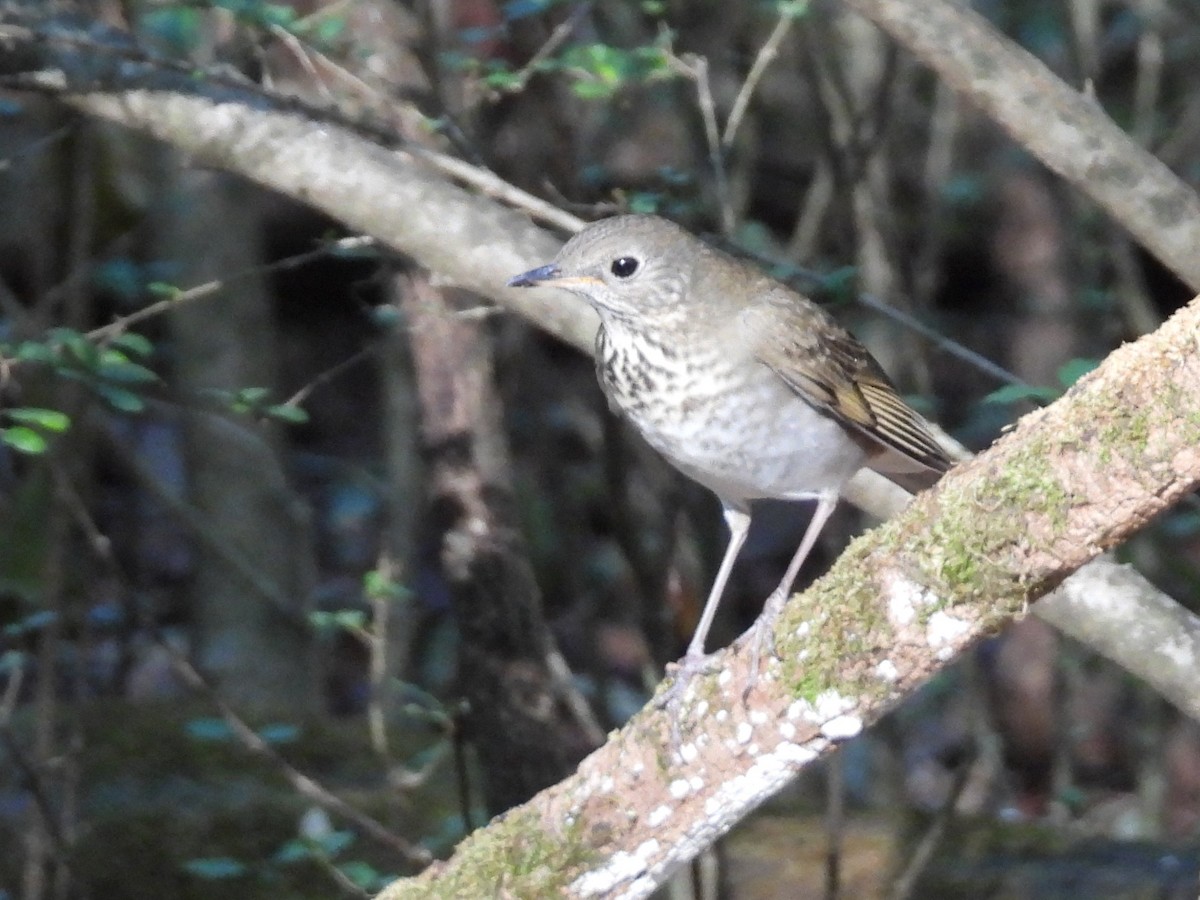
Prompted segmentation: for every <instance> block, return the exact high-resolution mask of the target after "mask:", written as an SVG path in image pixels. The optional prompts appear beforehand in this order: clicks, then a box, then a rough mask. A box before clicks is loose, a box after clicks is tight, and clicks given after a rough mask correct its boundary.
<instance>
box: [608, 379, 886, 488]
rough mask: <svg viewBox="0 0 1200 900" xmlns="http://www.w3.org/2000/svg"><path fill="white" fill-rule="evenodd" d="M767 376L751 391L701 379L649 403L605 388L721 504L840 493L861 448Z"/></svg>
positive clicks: (860, 461) (857, 463)
mask: <svg viewBox="0 0 1200 900" xmlns="http://www.w3.org/2000/svg"><path fill="white" fill-rule="evenodd" d="M766 376H767V377H764V378H763V379H762V381H761V383H758V384H755V385H754V387H753V389H752V390H750V391H747V390H745V389H744V388H743V389H742V390H726V391H713V390H712V384H711V382H710V381H709V380H708V379H707V378H702V379H697V380H696V383H695V384H688V383H684V384H683V385H682V388H683V389H682V390H679V391H678V392H673V393H675V394H676V396H677V397H678V398H680V399H677V400H675V401H672V400H671V399H670V397H668V396H665V395H664V394H663V393H659V394H658V398H657V402H654V403H646V402H642V401H641V399H639V398H638V397H637V396H636V395H634V396H631V395H629V394H628V393H627V392H626V391H623V390H621V389H620V387H621V386H620V385H617V384H606V385H605V387H606V392H607V393H608V394H609V397H610V399H611V400H612V401H613V402H614V404H615V405H616V406H618V407H619V408H620V409H621V411H622V412H623V413H624V414H625V416H626V417H627V418H628V419H629V420H630V421H631V422H632V423H633V424H634V425H635V426H636V427H637V429H638V430H639V431H640V432H641V434H642V436H643V437H644V438H645V439H646V441H647V442H648V443H649V444H650V445H651V446H652V447H654V449H656V450H657V451H658V452H659V453H661V454H662V455H663V456H665V457H666V458H667V459H668V460H669V461H670V462H671V463H672V464H673V465H674V466H675V467H676V468H678V469H679V470H680V471H682V472H683V473H684V474H685V475H687V476H689V477H690V478H693V479H694V480H696V481H698V482H700V483H701V484H703V485H705V486H706V487H708V488H709V489H710V490H712V491H713V492H714V493H716V494H717V496H718V497H720V498H721V499H722V500H723V501H725V502H727V503H733V504H737V503H739V502H740V501H748V500H753V499H757V498H765V497H775V498H783V499H797V500H799V499H805V498H810V497H813V496H815V495H817V494H821V493H826V492H830V491H837V490H839V489H840V488H841V486H842V484H844V483H845V481H846V480H847V479H849V478H850V476H851V475H853V474H854V473H855V472H856V471H857V470H858V469H859V468H861V467H862V464H863V461H864V460H865V458H866V455H865V453H864V452H863V451H862V449H861V448H860V447H859V445H858V444H857V443H855V442H854V441H853V440H852V439H851V438H850V437H849V436H848V435H847V434H846V432H845V430H844V429H843V428H842V427H841V426H840V425H838V424H837V423H836V422H834V421H833V420H832V419H830V418H828V417H827V416H825V415H822V414H821V413H819V412H817V411H816V410H815V409H813V408H812V407H811V406H809V405H808V404H807V403H805V402H804V401H803V400H801V399H799V397H797V396H796V395H795V394H794V393H793V392H792V391H791V389H790V388H788V387H787V386H786V385H785V384H783V382H782V381H778V380H777V379H775V377H774V376H773V375H771V374H770V373H766ZM704 387H707V388H708V389H707V390H705V389H704Z"/></svg>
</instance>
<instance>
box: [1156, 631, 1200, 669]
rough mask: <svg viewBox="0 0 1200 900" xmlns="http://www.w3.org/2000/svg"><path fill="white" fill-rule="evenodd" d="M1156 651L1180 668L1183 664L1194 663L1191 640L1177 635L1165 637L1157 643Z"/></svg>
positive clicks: (1189, 665)
mask: <svg viewBox="0 0 1200 900" xmlns="http://www.w3.org/2000/svg"><path fill="white" fill-rule="evenodd" d="M1158 652H1159V654H1161V655H1162V656H1164V657H1166V659H1167V661H1168V662H1170V663H1171V664H1172V665H1174V666H1178V667H1180V668H1183V667H1184V666H1188V667H1191V666H1195V664H1196V655H1195V652H1194V649H1193V646H1192V642H1191V641H1188V640H1184V639H1183V638H1182V637H1179V636H1175V637H1170V638H1167V639H1166V640H1165V641H1163V642H1162V643H1161V644H1159V645H1158Z"/></svg>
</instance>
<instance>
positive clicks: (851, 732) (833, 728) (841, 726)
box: [821, 716, 863, 741]
mask: <svg viewBox="0 0 1200 900" xmlns="http://www.w3.org/2000/svg"><path fill="white" fill-rule="evenodd" d="M862 730H863V722H862V719H860V718H859V717H858V716H835V717H834V718H832V719H830V720H829V721H828V722H826V723H825V724H824V725H822V726H821V734H822V735H823V736H824V737H827V738H829V740H831V741H844V740H846V739H848V738H852V737H854V736H855V735H856V734H858V733H859V732H860V731H862Z"/></svg>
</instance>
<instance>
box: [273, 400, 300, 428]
mask: <svg viewBox="0 0 1200 900" xmlns="http://www.w3.org/2000/svg"><path fill="white" fill-rule="evenodd" d="M263 413H264V414H266V415H268V416H270V417H271V418H272V419H279V421H281V422H288V423H290V424H292V425H303V424H304V423H306V422H307V421H308V413H307V412H305V411H304V410H303V409H301V408H300V407H299V406H293V405H292V404H290V403H275V404H272V405H271V406H268V407H267V408H266V409H264V410H263Z"/></svg>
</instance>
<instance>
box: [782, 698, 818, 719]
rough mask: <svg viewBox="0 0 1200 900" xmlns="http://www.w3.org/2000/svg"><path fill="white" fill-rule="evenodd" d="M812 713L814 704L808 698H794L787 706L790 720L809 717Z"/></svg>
mask: <svg viewBox="0 0 1200 900" xmlns="http://www.w3.org/2000/svg"><path fill="white" fill-rule="evenodd" d="M811 714H812V704H811V703H809V702H808V701H807V700H793V701H792V702H791V703H790V704H789V705H788V708H787V713H786V715H787V718H788V720H789V721H792V722H794V721H796V720H797V719H808V718H809V717H810V716H811Z"/></svg>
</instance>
